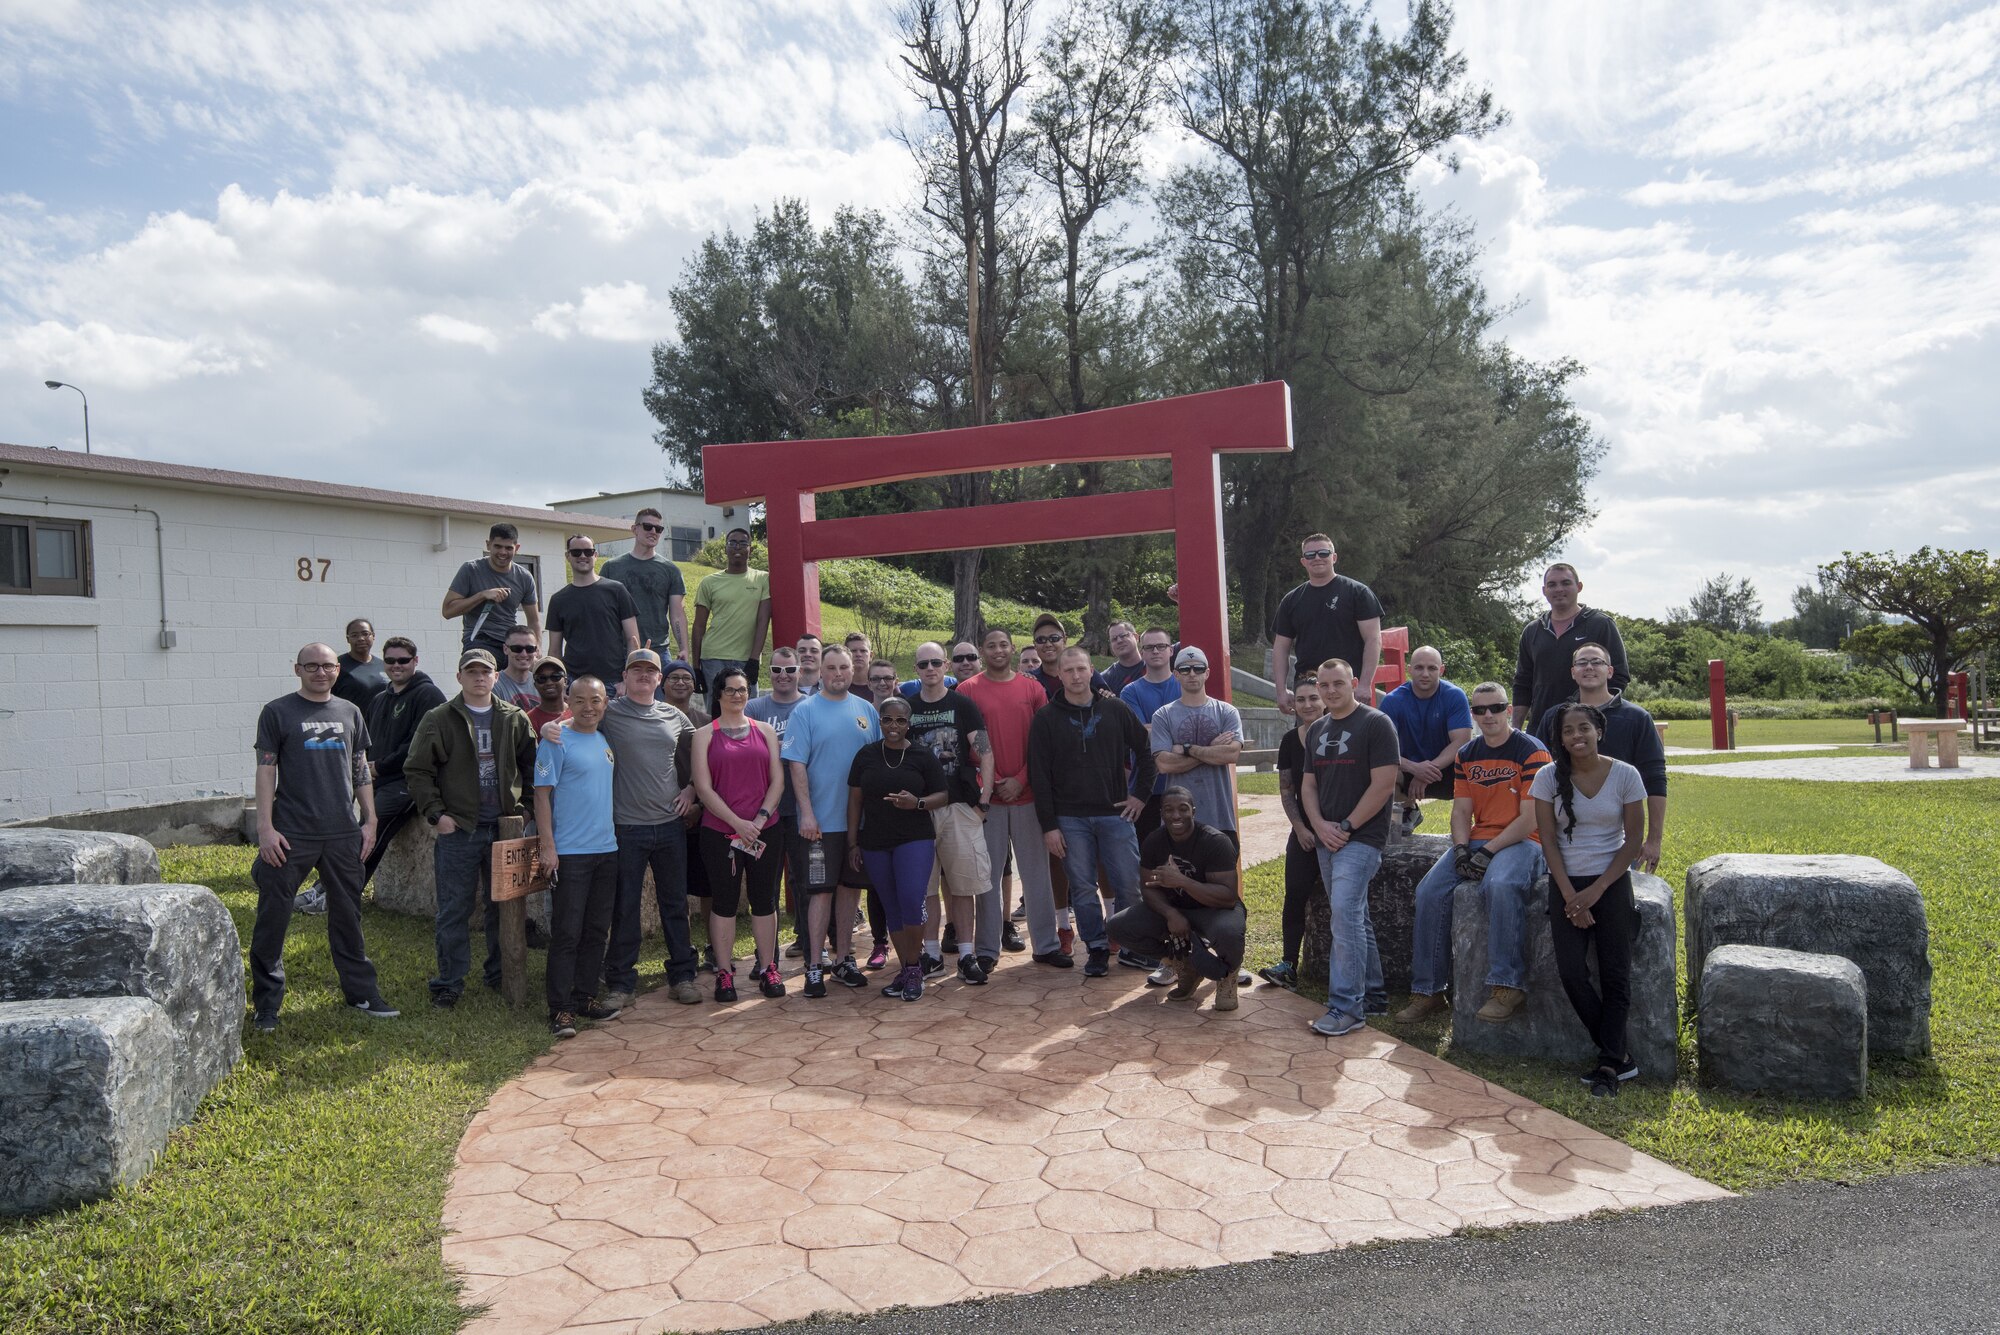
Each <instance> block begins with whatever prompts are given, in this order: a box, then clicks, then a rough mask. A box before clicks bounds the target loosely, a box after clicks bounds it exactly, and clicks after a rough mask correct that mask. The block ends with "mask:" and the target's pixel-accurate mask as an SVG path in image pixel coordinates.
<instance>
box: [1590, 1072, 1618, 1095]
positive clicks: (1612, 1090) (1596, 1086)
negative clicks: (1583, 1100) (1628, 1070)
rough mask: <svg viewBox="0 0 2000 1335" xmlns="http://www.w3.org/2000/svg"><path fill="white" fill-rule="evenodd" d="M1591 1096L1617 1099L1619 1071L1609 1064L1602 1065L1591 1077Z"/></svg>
mask: <svg viewBox="0 0 2000 1335" xmlns="http://www.w3.org/2000/svg"><path fill="white" fill-rule="evenodd" d="M1590 1097H1592V1098H1593V1099H1615V1098H1617V1097H1618V1072H1617V1071H1616V1070H1614V1069H1612V1068H1611V1067H1609V1066H1600V1067H1598V1068H1597V1072H1596V1074H1594V1075H1592V1076H1591V1078H1590Z"/></svg>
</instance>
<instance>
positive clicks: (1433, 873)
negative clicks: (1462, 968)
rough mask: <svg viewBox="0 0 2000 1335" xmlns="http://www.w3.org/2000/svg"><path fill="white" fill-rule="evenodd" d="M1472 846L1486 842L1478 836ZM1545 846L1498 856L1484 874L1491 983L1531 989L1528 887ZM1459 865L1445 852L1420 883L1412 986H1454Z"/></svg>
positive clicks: (1432, 991) (1529, 843) (1526, 843)
mask: <svg viewBox="0 0 2000 1335" xmlns="http://www.w3.org/2000/svg"><path fill="white" fill-rule="evenodd" d="M1468 846H1469V847H1471V848H1473V849H1475V850H1477V849H1481V848H1484V847H1486V841H1485V840H1484V839H1474V840H1473V841H1472V842H1471V843H1470V845H1468ZM1544 866H1545V864H1544V863H1543V861H1542V846H1541V845H1540V844H1538V843H1536V842H1535V841H1534V840H1532V839H1523V840H1522V841H1521V842H1520V843H1518V844H1509V845H1507V847H1505V848H1503V849H1501V850H1500V851H1499V852H1498V853H1495V854H1494V855H1493V862H1492V865H1490V866H1489V867H1487V869H1486V875H1485V876H1483V877H1481V878H1480V881H1479V894H1480V898H1482V899H1484V900H1485V901H1486V985H1487V986H1488V987H1512V988H1518V989H1519V990H1521V991H1523V992H1525V991H1527V990H1528V954H1527V940H1526V933H1527V928H1528V892H1529V891H1530V890H1532V889H1533V888H1534V885H1535V881H1536V880H1537V878H1539V877H1540V876H1541V874H1542V870H1543V868H1544ZM1457 890H1458V867H1457V865H1456V864H1455V863H1454V862H1453V861H1452V854H1451V853H1450V852H1446V853H1445V855H1444V856H1443V857H1441V858H1439V859H1438V860H1437V862H1436V863H1435V864H1433V865H1432V867H1431V869H1430V870H1429V871H1427V872H1425V873H1424V879H1423V880H1421V881H1419V882H1417V926H1416V935H1415V939H1414V941H1413V942H1412V945H1411V950H1410V991H1412V992H1420V993H1422V994H1423V995H1425V996H1433V997H1434V996H1436V995H1437V994H1438V993H1440V992H1442V991H1444V990H1445V989H1446V988H1447V987H1449V986H1450V985H1451V902H1452V896H1453V894H1455V893H1456V892H1457Z"/></svg>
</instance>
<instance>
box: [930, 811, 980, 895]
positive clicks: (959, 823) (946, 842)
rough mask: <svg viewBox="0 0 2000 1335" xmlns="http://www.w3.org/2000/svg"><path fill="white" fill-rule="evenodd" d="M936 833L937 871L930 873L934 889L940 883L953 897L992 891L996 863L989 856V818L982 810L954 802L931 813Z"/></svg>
mask: <svg viewBox="0 0 2000 1335" xmlns="http://www.w3.org/2000/svg"><path fill="white" fill-rule="evenodd" d="M931 825H932V827H933V828H934V829H936V831H937V868H936V870H935V871H933V872H932V873H931V888H932V889H933V890H935V889H937V888H938V882H939V879H940V878H942V880H943V882H944V884H945V885H946V886H947V887H948V888H949V890H950V893H952V894H954V895H983V894H987V893H989V892H991V891H992V889H993V863H992V861H991V859H990V857H989V855H988V854H987V852H986V818H985V817H984V816H983V815H981V814H980V811H979V808H978V807H975V806H968V805H966V804H965V803H964V802H952V803H950V804H948V805H946V806H942V807H939V808H938V809H937V810H936V811H933V812H932V813H931Z"/></svg>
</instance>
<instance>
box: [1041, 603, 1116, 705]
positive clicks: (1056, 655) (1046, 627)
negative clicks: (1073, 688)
mask: <svg viewBox="0 0 2000 1335" xmlns="http://www.w3.org/2000/svg"><path fill="white" fill-rule="evenodd" d="M1034 634H1035V652H1036V654H1037V655H1039V656H1040V658H1041V660H1042V661H1041V665H1040V666H1039V667H1037V668H1035V669H1034V670H1033V671H1032V672H1029V673H1028V675H1029V676H1030V677H1033V678H1034V679H1035V684H1036V685H1038V686H1040V687H1041V688H1042V694H1044V695H1045V696H1047V697H1048V698H1049V699H1051V700H1053V699H1055V698H1056V697H1057V696H1058V695H1061V694H1062V692H1063V683H1062V677H1061V675H1060V665H1061V663H1062V656H1063V646H1065V645H1067V644H1068V643H1069V632H1068V631H1067V630H1066V629H1064V627H1063V623H1062V621H1061V619H1060V618H1058V617H1057V616H1056V615H1055V614H1054V613H1053V612H1044V613H1042V614H1041V615H1040V616H1039V617H1037V618H1035V632H1034ZM1090 689H1091V693H1092V694H1094V695H1105V696H1110V697H1111V698H1112V699H1114V700H1115V699H1117V698H1118V693H1117V692H1116V691H1114V690H1112V689H1111V683H1110V682H1108V681H1106V680H1105V679H1104V674H1103V673H1102V672H1098V671H1096V670H1095V669H1092V671H1091V674H1090Z"/></svg>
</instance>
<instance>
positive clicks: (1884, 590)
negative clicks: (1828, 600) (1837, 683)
mask: <svg viewBox="0 0 2000 1335" xmlns="http://www.w3.org/2000/svg"><path fill="white" fill-rule="evenodd" d="M1820 572H1821V574H1823V575H1824V576H1825V577H1826V578H1827V580H1828V581H1830V582H1831V583H1832V585H1833V587H1834V588H1836V589H1838V590H1839V591H1840V593H1841V594H1842V595H1843V596H1845V597H1848V598H1851V599H1853V600H1854V601H1855V602H1857V603H1859V604H1860V605H1861V606H1863V607H1866V608H1870V609H1872V610H1874V611H1877V612H1883V613H1887V614H1888V615H1890V616H1899V617H1902V618H1904V619H1905V620H1907V621H1909V622H1911V623H1912V624H1914V625H1915V626H1917V627H1918V628H1919V630H1921V631H1922V634H1923V638H1922V642H1921V645H1920V646H1915V648H1916V649H1918V650H1920V652H1913V646H1912V645H1911V643H1910V641H1911V637H1910V636H1909V635H1908V633H1907V632H1904V631H1901V630H1896V629H1894V628H1889V629H1888V630H1885V629H1884V628H1882V627H1869V628H1866V629H1864V630H1861V631H1857V632H1855V635H1854V636H1853V637H1852V638H1851V639H1850V640H1849V643H1850V644H1855V645H1856V650H1855V652H1857V653H1861V654H1862V655H1863V656H1865V657H1870V658H1871V660H1873V661H1878V662H1879V661H1880V658H1881V654H1880V653H1878V652H1876V651H1894V652H1896V653H1900V654H1901V655H1903V656H1904V657H1907V658H1911V659H1912V660H1918V661H1920V663H1921V664H1922V665H1924V666H1925V667H1926V668H1927V671H1926V672H1925V673H1923V674H1922V675H1923V681H1922V684H1921V690H1920V691H1919V694H1921V695H1923V696H1925V697H1928V702H1929V703H1930V704H1932V705H1933V706H1935V707H1936V709H1937V716H1938V717H1939V718H1943V717H1944V716H1945V710H1946V706H1947V703H1948V699H1947V697H1948V692H1947V690H1946V678H1947V676H1948V675H1949V674H1951V673H1953V672H1957V671H1959V670H1960V669H1961V668H1963V667H1964V665H1965V663H1966V661H1967V660H1968V659H1970V658H1971V657H1972V656H1973V655H1975V654H1978V653H1981V652H1983V651H1985V650H1987V649H1989V648H1992V647H1994V646H1995V645H2000V561H1996V560H1994V559H1993V558H1992V557H1990V556H1988V555H1987V554H1986V553H1985V552H1983V551H1964V552H1953V551H1943V550H1933V549H1932V548H1930V547H1919V548H1918V549H1917V550H1916V551H1914V552H1912V553H1911V554H1910V555H1909V556H1907V557H1904V558H1902V559H1901V560H1898V559H1897V557H1896V554H1895V553H1894V552H1842V553H1841V554H1840V559H1839V560H1838V561H1834V562H1831V563H1829V564H1827V565H1823V566H1821V567H1820Z"/></svg>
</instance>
